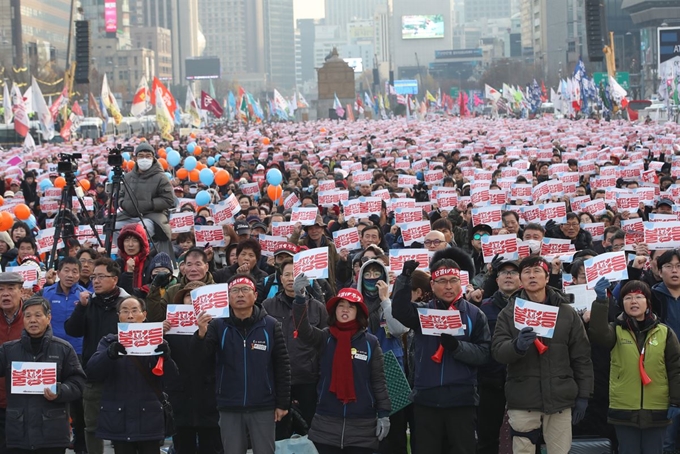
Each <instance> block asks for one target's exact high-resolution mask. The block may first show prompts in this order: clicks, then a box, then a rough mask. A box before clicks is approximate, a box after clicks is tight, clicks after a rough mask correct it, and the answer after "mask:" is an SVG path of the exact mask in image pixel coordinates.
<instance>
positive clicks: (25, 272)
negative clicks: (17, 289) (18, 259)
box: [5, 265, 40, 288]
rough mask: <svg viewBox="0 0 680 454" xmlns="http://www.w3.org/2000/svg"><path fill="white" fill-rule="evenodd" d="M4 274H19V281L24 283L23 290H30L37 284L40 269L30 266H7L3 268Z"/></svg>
mask: <svg viewBox="0 0 680 454" xmlns="http://www.w3.org/2000/svg"><path fill="white" fill-rule="evenodd" d="M5 272H6V273H19V274H20V275H21V279H22V280H23V281H24V284H23V287H24V288H32V287H33V286H34V285H35V284H37V283H38V279H39V278H40V269H39V268H38V267H37V265H36V266H32V265H21V266H7V267H5Z"/></svg>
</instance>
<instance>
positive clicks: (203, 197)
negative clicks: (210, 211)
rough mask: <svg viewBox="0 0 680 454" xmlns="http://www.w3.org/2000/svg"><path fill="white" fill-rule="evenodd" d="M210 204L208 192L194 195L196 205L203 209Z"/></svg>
mask: <svg viewBox="0 0 680 454" xmlns="http://www.w3.org/2000/svg"><path fill="white" fill-rule="evenodd" d="M209 204H210V194H209V193H208V191H199V192H198V194H196V205H198V206H200V207H203V206H206V205H209Z"/></svg>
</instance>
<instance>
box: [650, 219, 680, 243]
mask: <svg viewBox="0 0 680 454" xmlns="http://www.w3.org/2000/svg"><path fill="white" fill-rule="evenodd" d="M643 225H644V242H645V243H647V247H648V248H649V250H655V249H673V248H677V247H680V221H670V222H663V221H662V222H643Z"/></svg>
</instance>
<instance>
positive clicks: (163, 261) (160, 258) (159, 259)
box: [149, 252, 173, 273]
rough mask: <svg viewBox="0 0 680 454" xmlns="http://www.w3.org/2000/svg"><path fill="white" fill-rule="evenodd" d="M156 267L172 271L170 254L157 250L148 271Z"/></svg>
mask: <svg viewBox="0 0 680 454" xmlns="http://www.w3.org/2000/svg"><path fill="white" fill-rule="evenodd" d="M156 268H167V270H168V271H170V272H171V273H172V270H173V267H172V260H170V256H169V255H168V254H166V253H165V252H159V253H158V254H156V256H155V257H154V258H153V259H152V260H151V267H150V268H149V271H153V270H155V269H156Z"/></svg>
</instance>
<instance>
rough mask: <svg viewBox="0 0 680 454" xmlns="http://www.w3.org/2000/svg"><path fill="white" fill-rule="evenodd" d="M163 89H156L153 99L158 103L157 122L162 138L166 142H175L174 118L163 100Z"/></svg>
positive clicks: (156, 104)
mask: <svg viewBox="0 0 680 454" xmlns="http://www.w3.org/2000/svg"><path fill="white" fill-rule="evenodd" d="M163 95H164V93H163V89H162V88H160V87H156V95H155V96H154V97H153V99H155V101H156V103H155V106H156V122H157V123H158V127H159V129H160V132H161V137H162V138H163V139H164V140H173V137H172V128H173V118H172V115H171V114H170V111H169V110H168V106H167V105H166V103H165V100H164V99H163Z"/></svg>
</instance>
